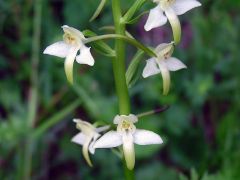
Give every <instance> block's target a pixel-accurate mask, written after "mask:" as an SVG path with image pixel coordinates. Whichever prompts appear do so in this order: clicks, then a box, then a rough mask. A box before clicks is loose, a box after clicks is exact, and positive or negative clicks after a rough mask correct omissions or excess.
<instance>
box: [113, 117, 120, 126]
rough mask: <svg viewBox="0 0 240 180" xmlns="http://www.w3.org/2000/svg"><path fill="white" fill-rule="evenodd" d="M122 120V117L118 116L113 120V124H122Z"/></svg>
mask: <svg viewBox="0 0 240 180" xmlns="http://www.w3.org/2000/svg"><path fill="white" fill-rule="evenodd" d="M121 119H122V118H121V116H119V115H116V116H115V117H114V119H113V123H114V124H119V123H120V122H121Z"/></svg>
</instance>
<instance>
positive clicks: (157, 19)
mask: <svg viewBox="0 0 240 180" xmlns="http://www.w3.org/2000/svg"><path fill="white" fill-rule="evenodd" d="M166 23H167V18H166V16H165V15H164V14H163V11H162V10H161V7H160V5H158V6H157V7H155V8H153V9H151V10H150V12H149V16H148V19H147V22H146V24H145V25H144V29H145V30H146V31H150V30H151V29H153V28H156V27H160V26H162V25H164V24H166Z"/></svg>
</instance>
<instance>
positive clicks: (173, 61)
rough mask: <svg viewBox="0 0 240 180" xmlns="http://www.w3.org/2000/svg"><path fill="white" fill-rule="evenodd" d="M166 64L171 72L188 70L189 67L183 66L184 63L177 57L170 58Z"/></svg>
mask: <svg viewBox="0 0 240 180" xmlns="http://www.w3.org/2000/svg"><path fill="white" fill-rule="evenodd" d="M165 64H166V65H167V68H168V70H169V71H177V70H180V69H184V68H187V66H186V65H185V64H183V63H182V61H180V60H179V59H177V58H175V57H170V58H169V59H167V60H165Z"/></svg>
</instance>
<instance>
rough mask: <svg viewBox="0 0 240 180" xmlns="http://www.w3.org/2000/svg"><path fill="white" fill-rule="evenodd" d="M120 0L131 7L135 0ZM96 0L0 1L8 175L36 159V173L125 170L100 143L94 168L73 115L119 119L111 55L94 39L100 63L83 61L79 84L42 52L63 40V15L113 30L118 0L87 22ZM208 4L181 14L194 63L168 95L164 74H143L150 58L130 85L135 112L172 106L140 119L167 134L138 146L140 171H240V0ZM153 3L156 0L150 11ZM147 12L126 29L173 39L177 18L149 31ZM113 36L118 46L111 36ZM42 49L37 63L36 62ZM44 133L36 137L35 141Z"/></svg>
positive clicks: (90, 175)
mask: <svg viewBox="0 0 240 180" xmlns="http://www.w3.org/2000/svg"><path fill="white" fill-rule="evenodd" d="M122 1H123V2H124V3H123V4H124V7H123V8H124V9H125V10H127V8H128V7H130V5H131V4H132V3H133V2H134V0H128V1H125V0H122ZM98 2H99V1H96V0H71V1H70V0H49V1H47V0H42V1H33V0H0V78H1V80H0V179H14V180H15V179H21V177H23V174H24V171H25V170H26V169H27V166H28V164H29V162H31V163H30V167H31V179H36V180H39V179H87V180H91V179H96V178H97V179H114V180H115V179H123V177H124V174H123V170H122V163H121V160H120V159H119V158H118V157H117V156H116V155H115V154H114V153H111V150H110V149H104V150H97V151H96V153H95V155H94V156H91V159H92V161H93V163H94V167H93V168H90V167H88V166H87V164H86V163H85V161H84V159H83V156H82V152H81V147H80V146H78V145H76V144H74V143H71V142H70V140H71V137H72V136H73V135H75V134H76V133H78V130H77V129H76V128H75V124H74V123H73V122H72V119H73V118H82V119H85V120H88V121H90V122H95V121H102V120H104V121H107V122H109V123H111V122H112V119H113V117H114V116H115V115H116V114H117V112H118V109H117V108H118V107H117V99H116V95H115V90H114V81H113V72H112V69H111V67H112V63H111V61H112V59H111V58H109V57H105V56H102V55H101V54H100V53H99V52H98V51H96V50H95V49H94V48H92V52H93V55H94V57H95V60H96V63H95V65H94V66H93V67H89V66H85V65H79V64H77V63H75V64H74V68H75V71H74V78H75V79H76V83H75V84H77V85H76V86H74V87H71V86H70V85H68V83H67V81H66V77H65V73H64V59H61V58H57V57H53V56H47V55H43V54H42V52H43V50H44V48H45V47H47V46H48V45H50V44H52V43H53V42H56V41H59V40H61V39H62V35H63V32H62V29H61V26H62V25H64V24H67V25H69V26H72V27H75V28H78V29H79V30H85V29H91V30H93V31H94V32H96V33H97V34H106V33H109V32H108V31H103V30H100V29H99V28H100V27H102V26H106V25H112V24H113V23H112V14H111V13H112V12H111V6H110V1H109V2H108V3H107V5H106V7H105V8H104V11H103V12H102V13H101V15H100V16H99V17H98V18H97V19H96V20H95V21H93V22H91V23H89V19H90V17H91V16H92V14H93V13H94V11H95V9H96V7H97V5H98ZM37 3H39V4H41V5H42V15H41V24H40V28H39V29H37V30H40V33H39V34H40V41H39V42H38V41H35V40H34V35H33V34H34V32H35V31H36V29H35V30H34V28H33V27H34V23H33V22H34V21H35V20H36V19H35V20H34V18H36V13H35V11H36V9H37V8H38V6H39V4H37ZM201 3H202V7H200V8H196V9H194V10H192V11H190V12H188V13H186V14H184V15H183V16H180V20H181V24H182V30H183V35H182V42H181V43H180V45H179V46H178V47H176V49H175V52H174V56H175V57H178V58H179V59H181V60H182V61H183V62H184V63H185V64H186V65H187V66H188V69H187V70H181V71H178V72H175V73H172V74H171V75H172V77H171V78H172V85H171V91H170V94H169V95H168V96H163V95H162V79H161V76H160V75H156V76H154V77H151V78H147V79H143V78H142V77H141V71H142V69H143V67H144V65H145V61H144V60H143V61H141V67H140V68H139V73H138V74H139V75H137V78H138V81H137V82H136V83H135V84H134V86H133V87H132V88H131V89H130V94H131V101H132V113H134V114H138V113H141V112H145V111H148V110H151V109H154V108H158V107H161V106H164V105H169V106H170V108H169V109H168V110H167V111H165V112H162V113H160V114H157V115H152V116H148V117H144V118H142V119H140V121H139V123H138V124H136V126H137V127H138V128H144V129H148V130H152V131H154V132H156V133H158V134H159V135H161V137H162V138H163V140H164V143H163V144H162V145H151V146H136V167H135V171H136V179H138V180H146V179H148V180H155V179H163V180H175V179H182V180H184V179H191V180H197V179H203V180H236V179H239V178H240V171H239V169H240V141H239V139H240V122H239V117H240V73H239V69H240V60H239V58H240V51H239V48H240V45H239V42H240V36H239V32H240V15H239V10H240V3H239V1H234V0H228V1H226V0H217V1H214V0H202V1H201ZM36 4H37V5H36ZM34 7H35V8H34ZM151 7H153V4H152V3H151V2H150V1H149V2H148V3H146V4H145V5H144V6H143V8H142V11H144V10H149V8H151ZM139 13H140V12H139ZM146 18H147V16H144V17H142V18H141V19H140V21H139V22H138V23H136V24H134V25H130V26H129V27H128V28H127V29H128V31H129V32H130V33H131V34H132V35H133V36H134V37H135V38H136V39H138V40H139V41H140V42H142V43H144V44H146V45H149V46H153V47H155V46H156V45H158V44H159V43H164V42H169V41H171V38H172V32H171V28H170V26H169V24H168V25H166V26H163V27H160V28H157V29H155V30H152V31H150V32H145V31H144V29H143V26H144V23H145V21H146ZM35 33H36V32H35ZM110 33H112V32H110ZM107 42H108V43H109V45H112V42H113V41H107ZM38 46H39V48H38ZM34 49H35V50H39V52H38V51H34ZM135 52H136V49H135V48H134V47H132V46H129V47H128V49H127V61H128V62H130V60H131V58H132V57H133V55H134V54H135ZM38 57H39V64H38V65H37V66H35V65H34V64H32V62H35V61H34V59H35V58H38ZM145 59H147V57H145ZM34 76H37V78H36V79H35V78H34ZM35 80H36V81H37V82H35ZM34 83H36V84H37V86H38V88H37V90H38V101H37V104H38V106H37V112H36V118H35V120H34V123H33V127H29V122H28V119H29V116H30V115H31V112H32V111H31V104H30V105H29V103H30V102H31V98H30V97H31V96H30V92H31V87H32V86H33V85H34ZM29 114H30V115H29ZM51 123H52V124H51ZM36 132H37V133H38V138H37V139H34V140H33V139H32V137H33V136H34V134H36ZM29 159H30V160H29Z"/></svg>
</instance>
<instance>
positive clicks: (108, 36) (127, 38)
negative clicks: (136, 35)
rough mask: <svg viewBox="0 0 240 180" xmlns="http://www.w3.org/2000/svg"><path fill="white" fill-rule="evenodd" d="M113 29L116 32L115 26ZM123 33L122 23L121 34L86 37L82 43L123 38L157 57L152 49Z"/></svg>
mask: <svg viewBox="0 0 240 180" xmlns="http://www.w3.org/2000/svg"><path fill="white" fill-rule="evenodd" d="M120 27H121V26H120ZM121 28H122V27H121ZM115 31H116V33H117V29H116V28H115ZM118 33H119V32H118ZM125 33H126V32H125V25H124V31H123V30H122V31H121V34H120V33H119V34H106V35H100V36H94V37H90V38H87V39H86V40H85V41H84V43H90V42H94V41H99V40H104V39H113V38H114V39H119V40H124V41H126V42H128V43H130V44H132V45H134V46H135V47H137V48H139V49H142V50H143V51H144V52H145V53H146V54H148V55H149V56H151V57H152V56H154V57H157V55H156V54H155V52H154V51H152V50H151V49H150V48H148V47H146V46H144V45H143V44H141V43H139V42H138V41H136V40H135V39H133V38H130V37H128V36H125ZM121 42H122V41H121Z"/></svg>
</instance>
